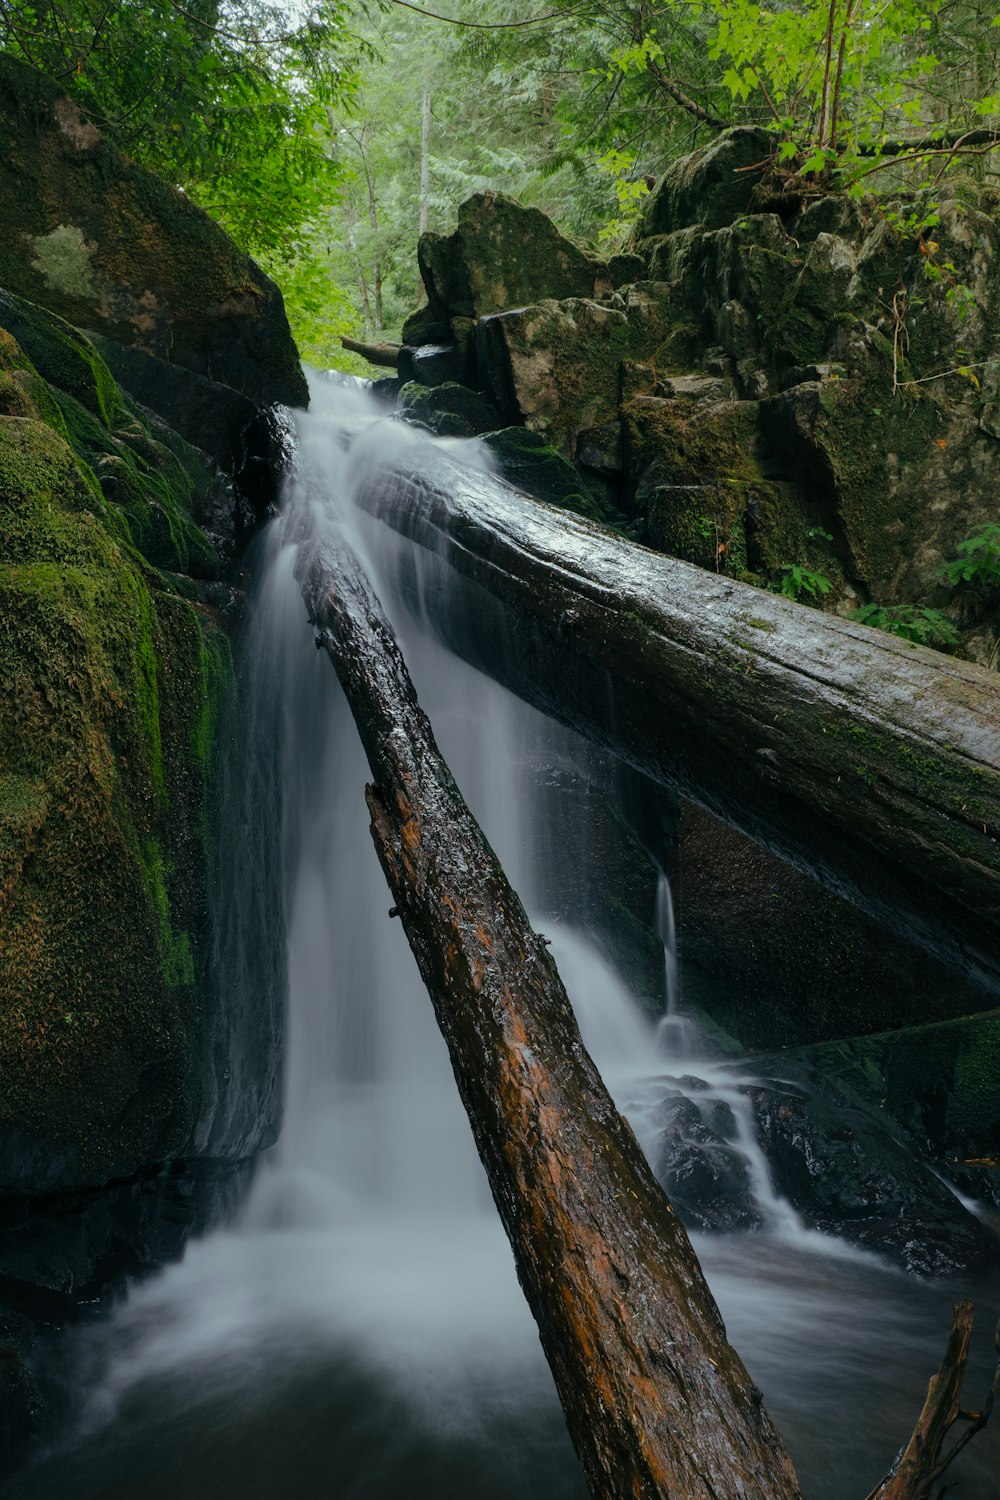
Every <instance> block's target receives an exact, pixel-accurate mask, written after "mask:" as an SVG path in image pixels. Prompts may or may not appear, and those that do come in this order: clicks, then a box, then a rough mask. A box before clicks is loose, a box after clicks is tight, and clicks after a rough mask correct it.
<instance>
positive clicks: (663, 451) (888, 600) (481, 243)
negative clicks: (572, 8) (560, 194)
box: [404, 130, 1000, 662]
mask: <svg viewBox="0 0 1000 1500" xmlns="http://www.w3.org/2000/svg"><path fill="white" fill-rule="evenodd" d="M765 145H766V142H764V141H763V140H762V138H761V136H760V135H759V133H758V132H755V131H752V130H738V131H733V132H729V133H728V134H725V135H723V136H722V137H720V138H718V139H717V140H715V141H713V142H712V143H711V144H710V145H709V146H708V147H705V148H702V149H700V150H699V151H697V152H694V153H692V154H691V155H690V156H689V157H686V158H684V159H683V160H681V161H679V162H675V163H674V164H672V166H671V167H670V168H669V169H668V171H667V172H666V174H665V175H664V177H663V179H662V181H661V182H660V183H659V184H658V186H657V188H656V189H655V190H654V192H653V194H652V195H651V197H650V199H649V201H648V203H647V205H646V209H645V212H644V215H643V218H642V219H641V220H640V225H639V230H638V233H637V238H636V243H635V245H634V248H633V252H632V253H631V254H630V255H629V256H627V257H618V258H615V260H613V261H611V262H609V263H608V264H607V266H606V267H605V268H604V270H603V271H602V270H601V266H600V265H599V264H598V263H597V262H596V261H593V262H590V263H587V262H586V257H585V256H584V255H583V252H578V254H577V257H576V258H575V259H573V258H572V257H570V256H569V255H568V252H564V251H563V250H562V247H560V254H562V256H563V259H560V254H557V253H556V252H555V251H554V250H553V248H552V247H553V245H554V244H555V241H554V239H553V236H554V235H555V231H554V230H553V229H552V227H551V226H549V227H548V229H547V230H546V232H545V233H544V234H543V233H541V232H540V231H539V230H538V227H537V225H536V218H537V215H535V216H531V217H528V216H524V217H522V218H521V219H518V218H517V217H516V215H514V214H513V213H512V212H511V211H510V210H509V208H508V207H507V206H506V205H504V207H503V214H502V216H501V217H502V224H503V231H502V234H500V233H499V231H497V232H496V233H495V234H494V231H493V230H492V229H490V230H489V231H488V230H487V228H485V227H484V225H485V226H488V225H490V223H491V219H490V214H489V213H486V212H485V211H484V200H482V199H481V198H480V199H476V200H472V202H471V203H470V205H467V207H466V209H464V210H463V212H462V214H461V215H460V223H459V228H458V230H457V231H456V233H455V235H453V236H452V237H451V238H449V239H447V240H445V239H441V238H440V237H437V238H434V237H429V238H428V237H425V240H424V242H423V250H422V257H423V263H424V265H425V266H426V268H427V271H428V276H429V282H428V285H429V288H430V289H431V298H430V303H429V305H428V307H427V308H425V309H424V310H423V312H422V313H420V314H418V315H415V317H414V318H413V319H411V320H410V323H409V324H408V325H407V326H406V328H405V330H404V336H405V337H407V338H409V339H410V340H411V341H412V342H413V344H414V345H417V346H419V345H420V344H421V343H423V342H426V341H427V340H428V339H429V336H430V335H429V334H428V332H427V330H428V328H430V327H431V325H433V327H432V332H433V337H434V340H436V341H437V343H438V346H440V345H441V344H442V342H443V344H444V346H445V347H454V348H455V349H459V348H460V349H461V350H462V351H463V355H464V358H465V360H466V368H465V373H464V375H463V377H462V378H463V380H464V381H465V383H466V384H468V385H471V386H473V387H476V388H478V389H480V390H482V391H484V392H486V393H488V394H489V396H490V397H491V398H492V400H493V402H494V403H495V404H496V405H497V406H498V408H499V409H500V411H501V414H502V416H503V419H504V420H505V421H506V422H508V423H517V424H523V425H524V426H526V427H527V428H528V429H529V430H532V431H534V432H536V433H538V434H539V435H541V436H542V437H544V438H545V439H546V440H547V441H548V442H550V443H551V444H552V446H553V447H554V448H555V449H557V450H558V451H559V452H560V453H561V454H562V455H563V456H564V457H565V458H567V459H569V460H570V461H572V462H573V463H574V464H575V465H576V466H577V468H578V470H579V472H580V475H581V480H582V481H583V483H584V484H585V485H586V486H587V488H588V490H589V491H590V493H591V495H592V496H593V498H594V502H595V505H596V507H597V509H598V511H599V512H601V513H603V514H604V516H605V518H606V519H607V520H608V521H610V522H611V523H612V524H619V525H623V526H624V527H626V528H627V529H628V530H629V532H630V533H631V534H632V535H634V536H636V537H637V538H638V539H639V540H643V541H645V542H647V543H649V544H650V545H652V546H655V547H657V548H660V549H662V550H664V551H668V552H672V553H674V554H675V555H677V556H679V557H682V558H684V559H686V560H688V561H692V562H697V563H699V564H701V565H702V566H706V567H709V568H711V569H713V570H717V571H719V572H721V573H727V574H729V575H730V576H734V577H737V578H741V579H745V580H747V581H749V582H752V583H756V584H759V585H761V586H768V587H775V588H779V587H780V588H782V589H784V590H785V591H786V592H790V593H792V595H793V596H795V597H798V598H800V599H802V600H804V601H805V602H807V603H818V604H821V605H822V607H824V608H832V609H836V610H839V611H840V612H841V613H848V612H849V611H851V610H853V609H856V608H858V607H860V606H862V605H864V604H867V603H869V602H873V601H874V602H876V603H877V604H879V605H881V606H884V607H890V608H898V607H900V606H903V607H907V606H909V607H911V609H912V608H916V609H918V610H920V609H924V608H931V609H933V610H936V611H938V612H943V613H944V614H946V616H947V620H948V622H950V625H951V628H952V629H953V630H958V632H959V633H960V634H961V637H962V649H964V650H965V651H966V652H967V654H969V655H970V656H971V657H973V659H976V660H980V661H986V662H991V661H994V660H995V659H996V646H997V641H998V630H1000V588H998V587H997V581H996V580H994V582H993V585H992V587H990V580H989V579H987V580H985V583H984V581H983V580H980V583H979V586H978V587H969V586H961V585H960V586H959V587H957V588H955V587H953V586H952V585H951V584H950V583H949V582H948V581H947V580H946V578H945V577H944V575H943V567H944V565H945V564H946V563H948V562H949V561H951V560H953V559H954V558H955V557H956V555H957V549H958V548H959V547H960V545H961V544H962V543H963V542H964V541H965V539H966V538H967V537H969V535H970V533H973V532H974V531H975V530H976V528H979V527H983V526H986V525H989V524H991V523H994V522H995V521H996V502H995V472H996V464H997V457H998V449H997V443H998V441H1000V439H998V433H1000V422H998V421H996V420H995V408H996V409H997V410H1000V362H998V361H997V360H996V358H995V337H996V334H995V330H996V324H997V317H998V309H1000V254H998V251H1000V229H998V226H997V221H996V216H995V213H994V205H993V202H992V200H991V199H990V198H989V196H988V194H987V195H984V194H980V195H979V196H978V197H976V198H971V197H969V196H968V190H966V197H965V198H963V199H959V198H957V197H955V198H951V199H946V200H944V201H942V202H941V203H940V204H939V205H938V207H937V221H936V222H935V223H934V224H933V227H928V228H926V230H925V231H924V232H922V233H921V232H918V231H916V230H914V229H913V228H908V227H907V224H908V216H909V215H910V214H911V206H910V205H907V204H903V205H900V204H898V203H896V204H892V203H881V202H878V201H875V200H871V201H869V202H864V203H859V202H857V201H855V200H853V199H846V198H832V197H827V198H818V199H807V200H802V199H800V200H789V199H787V198H783V199H778V198H775V199H769V198H768V196H767V191H766V187H765V184H764V181H763V166H764V161H765V157H766V155H767V152H766V150H765V149H764V147H765ZM496 201H497V202H499V200H496ZM778 210H780V212H779V211H778ZM491 212H492V213H494V214H496V213H497V210H496V209H495V207H494V208H492V209H491ZM518 234H520V236H521V251H520V254H518V253H517V251H516V249H515V248H514V245H515V240H516V236H517V235H518ZM932 236H933V237H932ZM494 238H495V239H496V240H497V242H498V243H500V242H502V244H503V247H504V251H503V263H504V264H505V265H507V264H510V263H514V262H516V263H517V265H518V266H519V268H520V269H519V272H518V275H517V277H516V278H515V277H513V276H512V277H511V278H510V279H509V281H505V279H504V276H503V275H502V274H500V272H499V271H497V270H496V267H495V250H494V243H493V241H494ZM564 244H565V242H562V245H564ZM563 260H566V261H567V262H568V263H569V264H570V265H571V266H573V267H575V268H576V270H574V273H573V274H574V275H578V277H579V281H580V282H581V283H582V282H583V281H587V282H588V283H589V281H590V273H591V271H594V273H595V274H594V277H593V285H592V286H590V285H588V286H587V287H583V286H582V284H581V285H578V286H575V287H570V286H569V285H568V284H567V280H566V277H565V275H564V274H563ZM540 262H541V263H542V264H541V265H540ZM585 272H586V274H584V273H585ZM473 285H475V286H480V287H490V288H492V291H491V292H490V294H489V295H473V294H472V292H471V291H470V288H471V287H472V286H473ZM515 288H516V290H514V289H515ZM505 294H506V301H504V300H503V296H504V295H505ZM449 340H450V341H451V342H450V344H449ZM414 357H415V358H416V357H419V347H418V348H417V351H416V355H415V356H414ZM428 383H431V384H432V383H433V382H432V381H429V382H428ZM816 577H819V578H820V579H821V580H822V582H821V583H819V584H816V583H814V582H812V580H814V579H815V578H816ZM923 618H924V617H923V616H921V619H923ZM944 629H945V632H947V629H948V624H947V623H946V624H945V627H944ZM932 639H933V637H932Z"/></svg>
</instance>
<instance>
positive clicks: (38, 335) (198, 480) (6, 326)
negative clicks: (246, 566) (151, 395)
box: [0, 291, 221, 578]
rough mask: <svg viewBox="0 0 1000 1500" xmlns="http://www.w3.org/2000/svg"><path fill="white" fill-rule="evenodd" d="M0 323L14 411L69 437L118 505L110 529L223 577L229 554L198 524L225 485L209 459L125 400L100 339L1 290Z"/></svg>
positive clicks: (164, 560)
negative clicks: (221, 572)
mask: <svg viewBox="0 0 1000 1500" xmlns="http://www.w3.org/2000/svg"><path fill="white" fill-rule="evenodd" d="M0 325H2V326H3V331H4V333H5V335H6V344H5V346H4V347H5V349H6V359H7V361H8V362H9V363H10V364H11V365H12V366H13V365H16V368H11V369H8V370H4V371H2V372H0V406H2V408H3V410H4V413H5V414H6V415H8V416H23V417H37V418H39V419H40V420H42V421H44V422H45V423H46V424H47V425H48V426H49V427H51V428H52V430H53V431H55V432H57V433H58V434H59V435H60V436H61V437H63V438H65V439H66V441H67V442H68V443H69V444H70V446H71V447H72V448H73V451H74V452H75V453H76V455H77V457H78V458H80V459H82V460H83V461H84V462H85V464H86V465H87V468H86V469H85V470H84V472H85V474H86V475H87V476H88V478H93V480H94V482H95V483H97V482H99V484H100V488H101V490H102V491H103V493H104V495H105V497H106V498H107V499H109V500H110V501H111V502H112V505H113V506H114V507H115V510H116V512H117V514H118V517H119V519H118V520H117V521H116V520H115V519H114V516H113V514H110V513H109V514H106V520H107V521H108V524H109V525H111V526H112V529H113V530H114V532H115V534H116V535H117V536H120V537H125V538H127V539H128V540H129V541H130V542H131V543H132V545H133V546H134V547H135V548H136V550H137V551H138V552H140V553H142V555H143V557H145V558H146V560H147V561H148V562H150V563H152V564H153V565H154V566H155V567H159V568H165V569H167V570H169V571H171V572H178V573H189V574H193V575H194V576H196V577H200V578H214V577H216V576H217V575H218V572H219V567H220V562H219V555H218V553H217V551H216V548H215V547H214V546H213V544H212V542H211V541H210V540H209V539H208V537H207V536H206V535H205V533H204V532H203V531H202V530H201V527H200V526H199V524H198V521H200V520H202V519H204V518H205V517H206V516H207V515H208V514H209V513H210V512H211V510H212V507H213V503H214V499H215V495H216V491H217V490H218V488H219V486H220V483H221V481H220V479H219V476H218V475H217V474H216V472H215V470H214V468H213V466H212V465H211V464H210V463H209V462H208V461H207V460H206V458H205V457H204V455H203V454H200V453H198V451H197V450H196V449H194V448H192V447H191V445H190V444H189V443H186V442H185V441H184V439H183V438H181V437H179V436H178V435H177V434H176V433H174V432H171V431H170V429H169V428H167V427H165V426H164V425H163V424H162V423H160V422H158V421H157V419H156V418H155V417H152V416H151V415H150V414H148V413H146V412H144V411H143V410H142V409H141V408H140V407H138V406H137V405H136V404H135V402H133V401H131V400H130V398H128V397H127V396H125V395H124V394H123V392H122V391H121V390H120V389H119V387H118V386H117V385H116V383H115V381H114V379H113V377H112V375H111V373H110V371H109V370H108V368H107V366H106V365H105V363H104V360H103V359H102V358H101V356H100V354H99V353H98V352H97V350H96V349H95V348H94V346H93V344H91V342H90V340H89V339H88V338H86V337H85V335H83V334H81V333H80V332H79V331H78V330H77V329H75V328H71V327H70V325H69V324H68V323H65V322H64V321H63V320H62V319H61V318H57V317H55V315H54V314H52V313H49V312H47V311H46V310H45V309H44V308H40V307H34V306H32V304H31V303H29V302H25V301H23V300H22V299H21V298H18V297H14V296H11V295H10V294H9V293H6V292H3V291H0ZM15 335H16V337H15ZM0 352H2V351H0ZM29 353H30V354H31V355H32V356H33V359H31V360H29V358H28V357H27V356H28V354H29ZM35 359H37V360H38V362H39V364H38V365H36V364H35V363H34V360H35ZM43 374H44V375H45V377H46V378H45V379H44V380H43V379H42V375H43ZM5 392H6V395H5V394H4V393H5Z"/></svg>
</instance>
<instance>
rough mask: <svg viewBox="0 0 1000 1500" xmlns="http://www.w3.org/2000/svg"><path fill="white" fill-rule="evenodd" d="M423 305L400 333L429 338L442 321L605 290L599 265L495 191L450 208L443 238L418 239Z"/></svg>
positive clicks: (541, 218)
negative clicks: (452, 216) (453, 217)
mask: <svg viewBox="0 0 1000 1500" xmlns="http://www.w3.org/2000/svg"><path fill="white" fill-rule="evenodd" d="M418 258H419V262H420V274H421V276H422V277H423V281H424V286H425V287H426V288H427V296H428V299H429V308H428V310H427V311H426V312H425V313H424V314H423V315H422V317H421V322H420V324H419V325H418V324H417V323H416V322H414V323H410V322H407V324H406V330H407V336H408V337H412V336H413V334H414V333H415V332H417V331H418V327H419V330H420V331H421V332H424V337H423V338H422V339H421V342H427V341H430V334H431V333H432V331H434V330H435V326H436V324H439V323H440V322H442V321H443V320H444V318H445V316H450V317H455V316H456V315H457V316H459V317H466V318H479V317H482V316H484V315H485V314H487V313H494V312H499V311H501V310H502V309H504V308H510V307H520V306H523V305H524V304H525V303H528V302H538V301H540V300H541V299H542V298H544V297H556V298H561V297H592V296H593V295H594V293H595V290H599V289H600V288H602V287H604V286H607V288H608V289H609V290H610V286H611V283H610V280H609V277H608V271H607V267H606V265H605V263H604V262H603V261H600V260H597V259H596V257H594V256H592V255H588V254H587V252H586V251H584V250H581V249H580V248H579V247H578V246H577V245H574V244H573V242H572V240H568V239H566V237H565V236H564V235H562V234H560V233H559V230H558V229H557V228H556V226H555V225H554V224H553V222H552V220H551V219H549V218H547V217H546V216H545V214H543V213H542V212H541V211H540V210H539V209H537V208H522V206H521V205H520V204H519V203H515V202H514V200H513V199H512V198H506V197H504V195H503V194H502V193H475V194H474V195H473V196H472V197H471V198H467V199H466V201H465V202H464V203H463V204H462V205H461V207H460V208H459V210H458V227H457V229H456V230H455V232H454V233H453V234H451V235H447V236H446V235H440V234H424V235H422V236H421V238H420V247H419V252H418Z"/></svg>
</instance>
